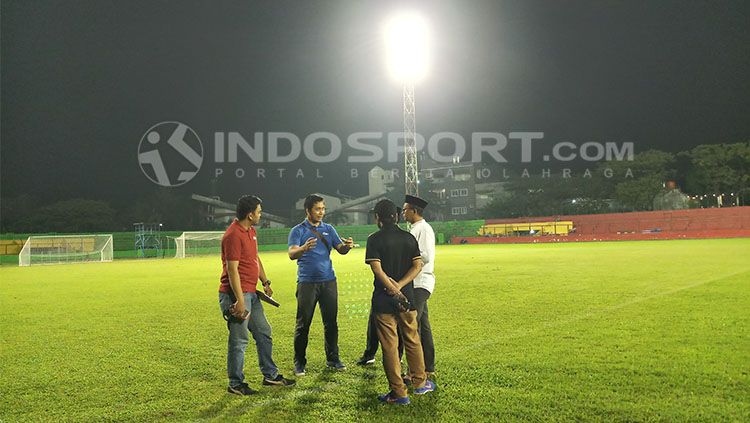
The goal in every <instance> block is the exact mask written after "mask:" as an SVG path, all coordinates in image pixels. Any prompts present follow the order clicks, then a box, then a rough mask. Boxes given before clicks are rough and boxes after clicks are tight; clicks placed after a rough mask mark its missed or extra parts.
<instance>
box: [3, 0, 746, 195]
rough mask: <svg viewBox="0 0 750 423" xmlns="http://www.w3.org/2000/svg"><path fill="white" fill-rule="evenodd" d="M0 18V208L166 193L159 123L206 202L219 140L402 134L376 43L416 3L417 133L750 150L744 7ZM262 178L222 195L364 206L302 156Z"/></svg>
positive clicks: (220, 183)
mask: <svg viewBox="0 0 750 423" xmlns="http://www.w3.org/2000/svg"><path fill="white" fill-rule="evenodd" d="M1 4H2V9H1V10H0V12H1V17H2V21H1V25H2V26H1V29H2V34H1V43H2V44H1V46H0V47H1V48H2V56H1V62H0V63H1V69H0V70H1V72H2V75H1V82H2V87H1V89H2V90H1V93H0V94H1V96H2V97H1V100H2V108H1V109H0V113H1V115H0V118H1V121H0V125H1V127H0V131H1V132H0V137H1V138H0V143H1V144H0V148H1V150H2V151H1V153H2V168H1V171H2V180H1V183H2V186H1V189H2V191H1V194H2V198H3V199H7V198H12V197H16V196H18V195H20V194H23V193H31V194H33V195H36V196H39V197H41V198H43V199H46V200H50V201H52V200H59V199H67V198H91V199H101V200H106V201H110V202H111V203H113V204H114V205H116V206H117V205H122V204H126V203H128V202H130V201H133V200H134V199H136V198H137V197H138V196H140V195H142V194H143V193H144V192H150V191H153V190H154V188H155V187H156V185H155V184H153V183H152V182H150V181H149V180H148V179H147V178H146V177H145V176H144V175H143V173H142V172H141V170H140V168H139V166H138V162H137V151H138V144H139V141H140V139H141V137H142V136H143V135H144V133H145V131H146V130H147V129H148V128H149V127H151V126H152V125H154V124H156V123H158V122H161V121H170V120H173V121H180V122H184V123H186V124H188V125H189V126H190V127H191V128H193V129H194V130H195V131H196V132H197V133H198V134H199V136H200V137H201V140H202V141H203V145H204V148H205V149H206V155H205V157H204V165H203V167H202V168H201V171H200V172H199V174H198V176H197V177H196V178H195V179H193V180H191V181H190V182H188V183H187V184H186V185H184V186H183V187H180V188H177V190H179V192H181V193H189V192H197V193H205V194H208V193H209V192H210V188H209V187H210V183H209V181H210V180H211V178H212V177H213V172H214V168H215V167H216V165H214V164H213V145H212V144H213V143H212V139H213V134H214V133H215V132H216V131H238V132H240V133H242V134H243V136H245V138H246V139H252V134H253V133H254V132H270V131H285V132H292V133H295V134H300V136H302V137H304V136H306V135H307V134H310V133H312V132H315V131H329V132H333V133H336V134H338V135H339V136H341V137H342V138H345V137H346V136H347V135H348V134H351V133H352V132H356V131H382V132H388V131H398V130H401V128H402V120H401V87H400V86H399V85H398V84H397V83H395V82H393V81H392V80H391V79H390V78H389V76H388V74H387V72H386V69H385V64H384V57H383V51H382V50H383V48H382V36H381V34H382V26H383V23H384V21H385V20H386V19H387V18H388V16H389V15H391V14H392V13H393V12H394V11H397V10H400V9H403V7H402V6H401V5H404V4H407V5H410V6H411V8H412V9H416V10H419V11H420V12H421V13H422V14H423V15H424V16H425V17H426V18H427V20H428V21H429V23H430V27H431V29H432V38H433V40H434V47H435V48H434V50H433V52H432V56H433V60H432V63H431V66H430V72H429V76H428V77H427V79H426V80H425V81H424V83H422V84H421V85H419V86H418V87H417V99H418V100H417V129H418V131H419V132H420V133H423V134H426V135H428V136H429V135H430V134H432V133H435V132H438V131H452V132H456V133H459V134H463V135H465V136H467V137H468V136H469V135H470V134H471V133H472V132H475V131H493V132H501V133H504V134H507V133H508V132H510V131H523V130H539V131H543V132H544V133H545V140H554V141H557V140H567V141H572V142H575V143H578V144H580V143H583V142H586V141H631V142H633V143H634V144H635V150H636V152H638V151H643V150H646V149H648V148H658V149H662V150H666V151H672V152H677V151H681V150H687V149H690V148H691V147H693V146H695V145H698V144H704V143H731V142H740V141H746V140H748V138H750V137H748V135H749V134H750V118H748V116H750V78H749V77H748V75H750V29H749V28H748V27H749V25H748V24H749V23H750V2H747V1H718V2H717V1H710V2H708V1H707V2H703V1H667V0H659V1H653V0H650V1H632V0H629V1H602V0H596V1H551V0H550V1H527V0H523V1H520V0H519V1H493V2H482V1H471V2H467V1H437V2H387V1H367V2H364V1H363V2H350V1H343V0H342V1H311V2H284V1H281V2H279V1H273V2H272V1H266V2H254V1H247V2H246V1H236V2H227V1H189V0H182V1H98V0H97V1H33V2H32V1H9V0H3V1H2V3H1ZM345 154H346V151H345ZM266 165H267V164H263V163H260V164H256V163H251V162H249V161H247V160H244V161H242V160H241V162H240V163H238V164H237V165H236V166H234V167H243V168H245V170H246V171H247V172H248V173H251V174H252V176H253V177H247V178H245V179H237V178H235V177H233V176H232V177H227V176H226V175H225V176H223V177H222V178H219V179H218V180H217V183H216V193H217V194H219V195H222V196H223V197H224V198H227V199H230V201H231V199H233V198H236V197H237V196H238V195H239V194H241V193H249V192H255V193H259V194H261V195H262V196H264V197H266V198H268V197H271V198H274V199H275V200H276V201H278V202H282V203H285V205H287V204H286V203H289V202H290V201H291V200H292V199H296V198H298V197H301V196H303V195H304V194H306V193H307V192H309V191H321V192H335V191H336V190H341V191H342V192H345V193H349V194H354V195H362V194H365V193H366V184H365V180H364V179H363V178H360V179H359V180H351V179H349V178H347V177H337V178H332V177H326V178H324V179H323V180H322V181H321V180H316V179H315V178H313V177H312V176H311V173H310V170H311V169H314V168H315V167H316V165H315V164H313V163H310V162H309V161H307V160H302V159H301V160H299V161H298V162H295V163H289V164H286V165H284V166H283V167H286V168H288V170H287V172H292V173H293V172H296V170H297V169H298V168H303V169H305V171H307V172H308V176H307V177H305V178H304V179H295V178H293V177H285V178H278V177H275V178H268V179H266V180H258V179H256V178H255V177H254V176H255V170H254V169H255V168H258V167H268V168H269V169H275V168H277V167H279V165H268V166H266ZM318 167H320V166H318ZM350 167H351V166H349V164H348V163H345V162H341V163H334V164H328V165H325V166H323V173H324V174H326V175H330V174H334V175H337V174H341V175H342V176H343V175H346V174H348V169H349V168H350ZM392 167H393V166H392ZM395 167H398V165H396V166H395ZM232 169H234V168H233V167H227V170H226V172H227V173H231V172H232ZM326 172H328V173H326ZM331 172H332V173H331ZM269 173H272V171H271V170H269ZM272 208H273V207H271V209H272Z"/></svg>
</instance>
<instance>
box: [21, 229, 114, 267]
mask: <svg viewBox="0 0 750 423" xmlns="http://www.w3.org/2000/svg"><path fill="white" fill-rule="evenodd" d="M112 250H113V248H112V235H111V234H107V235H103V234H92V235H53V236H52V235H51V236H30V237H29V238H28V239H27V240H26V243H25V244H24V245H23V248H22V249H21V252H20V253H18V265H19V266H32V265H37V264H61V263H90V262H105V261H112V256H113V254H112Z"/></svg>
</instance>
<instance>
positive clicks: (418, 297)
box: [362, 288, 435, 373]
mask: <svg viewBox="0 0 750 423" xmlns="http://www.w3.org/2000/svg"><path fill="white" fill-rule="evenodd" d="M429 298H430V291H428V290H426V289H423V288H415V289H414V307H415V308H416V309H417V326H418V328H419V337H420V339H421V341H422V351H423V352H424V367H425V371H427V372H430V373H433V372H434V371H435V343H434V342H433V340H432V327H431V326H430V315H429V310H428V308H427V300H428V299H429ZM376 328H377V321H376V320H375V313H373V312H372V306H370V320H369V321H368V324H367V345H366V347H365V352H364V353H363V354H362V356H364V357H375V353H376V352H378V333H377V329H376ZM403 354H404V345H403V341H402V340H401V336H400V335H399V342H398V356H399V357H401V356H402V355H403Z"/></svg>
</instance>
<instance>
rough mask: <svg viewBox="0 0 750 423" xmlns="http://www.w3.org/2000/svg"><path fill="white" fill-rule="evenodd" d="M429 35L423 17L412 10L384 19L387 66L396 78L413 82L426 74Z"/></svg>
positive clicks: (399, 80) (400, 80) (403, 81)
mask: <svg viewBox="0 0 750 423" xmlns="http://www.w3.org/2000/svg"><path fill="white" fill-rule="evenodd" d="M429 38H430V37H429V31H428V27H427V21H426V20H425V19H424V18H423V17H422V16H420V15H419V14H417V13H415V12H402V13H400V14H397V15H395V16H394V17H393V18H391V19H390V20H389V21H388V22H387V24H386V26H385V39H386V52H387V56H388V69H389V71H390V73H391V76H392V77H393V78H395V79H396V80H397V81H398V82H402V83H411V84H415V83H417V82H419V81H421V80H422V79H423V78H424V77H425V76H426V75H427V67H428V62H429V52H430V49H429V41H430V39H429Z"/></svg>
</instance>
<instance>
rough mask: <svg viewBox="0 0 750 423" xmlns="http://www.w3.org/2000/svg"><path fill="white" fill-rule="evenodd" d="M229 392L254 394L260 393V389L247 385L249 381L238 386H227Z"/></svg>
mask: <svg viewBox="0 0 750 423" xmlns="http://www.w3.org/2000/svg"><path fill="white" fill-rule="evenodd" d="M227 392H229V393H230V394H237V395H252V394H257V393H258V391H255V390H253V389H250V387H249V386H247V383H240V384H239V385H237V386H230V387H228V388H227Z"/></svg>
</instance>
